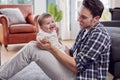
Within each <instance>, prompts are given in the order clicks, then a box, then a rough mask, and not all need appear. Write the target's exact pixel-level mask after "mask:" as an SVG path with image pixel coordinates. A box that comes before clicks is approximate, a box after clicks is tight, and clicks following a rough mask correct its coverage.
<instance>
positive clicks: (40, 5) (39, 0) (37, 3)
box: [34, 0, 46, 14]
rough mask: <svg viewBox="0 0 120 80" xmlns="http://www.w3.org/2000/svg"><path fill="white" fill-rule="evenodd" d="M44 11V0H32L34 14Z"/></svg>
mask: <svg viewBox="0 0 120 80" xmlns="http://www.w3.org/2000/svg"><path fill="white" fill-rule="evenodd" d="M44 12H46V0H34V14H42V13H44Z"/></svg>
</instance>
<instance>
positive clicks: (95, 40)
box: [0, 0, 110, 80]
mask: <svg viewBox="0 0 120 80" xmlns="http://www.w3.org/2000/svg"><path fill="white" fill-rule="evenodd" d="M103 9H104V7H103V4H102V3H101V2H100V0H83V6H82V7H81V9H79V11H78V15H79V16H78V22H79V24H80V28H81V30H80V32H79V34H78V36H77V39H76V41H75V44H74V46H73V47H72V48H71V49H70V50H69V49H67V50H68V51H67V54H68V55H66V54H63V53H64V52H63V51H61V50H59V49H58V48H57V47H55V46H54V45H53V44H52V43H51V42H50V40H49V39H48V38H43V39H41V40H38V41H37V46H38V47H39V48H41V49H43V51H42V50H40V51H42V52H39V49H36V48H34V47H35V46H36V45H35V44H33V43H28V44H27V45H26V46H25V47H24V48H23V49H21V50H20V51H19V52H18V54H17V55H16V56H15V57H14V58H13V59H12V60H10V61H9V62H8V63H7V64H5V65H3V67H1V68H0V78H4V79H5V78H9V77H11V76H13V75H14V74H15V73H17V72H18V71H20V70H21V69H23V68H24V67H25V66H27V65H28V64H29V63H30V62H31V61H35V62H36V63H37V64H38V65H39V66H40V67H41V69H42V70H43V71H44V72H45V73H46V74H47V75H48V76H49V77H50V78H51V79H52V80H76V79H77V80H106V73H107V71H108V64H109V53H110V37H109V35H108V33H107V32H106V30H105V29H104V28H103V25H102V24H101V23H100V22H99V19H100V17H101V15H102V12H103ZM33 46H34V47H33ZM46 50H48V51H49V52H48V51H47V52H48V53H47V52H46ZM70 55H71V56H70ZM12 64H14V65H12ZM8 66H9V67H11V69H9V67H8Z"/></svg>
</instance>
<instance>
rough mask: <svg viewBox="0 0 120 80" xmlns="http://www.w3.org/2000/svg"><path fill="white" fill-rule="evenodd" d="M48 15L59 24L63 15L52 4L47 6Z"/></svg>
mask: <svg viewBox="0 0 120 80" xmlns="http://www.w3.org/2000/svg"><path fill="white" fill-rule="evenodd" d="M48 13H50V14H52V15H53V16H54V19H55V21H56V22H60V21H61V20H62V17H63V14H62V10H59V9H58V8H57V5H55V4H53V3H49V4H48Z"/></svg>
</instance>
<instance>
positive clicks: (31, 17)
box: [26, 14, 39, 32]
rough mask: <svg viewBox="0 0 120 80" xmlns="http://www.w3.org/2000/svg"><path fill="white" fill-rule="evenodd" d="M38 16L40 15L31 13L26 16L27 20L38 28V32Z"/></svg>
mask: <svg viewBox="0 0 120 80" xmlns="http://www.w3.org/2000/svg"><path fill="white" fill-rule="evenodd" d="M38 17H39V15H35V16H34V15H33V14H29V15H28V17H27V18H26V21H27V22H28V23H30V24H32V25H35V26H36V28H37V32H38V30H39V25H38Z"/></svg>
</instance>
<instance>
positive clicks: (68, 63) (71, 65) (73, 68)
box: [38, 39, 77, 73]
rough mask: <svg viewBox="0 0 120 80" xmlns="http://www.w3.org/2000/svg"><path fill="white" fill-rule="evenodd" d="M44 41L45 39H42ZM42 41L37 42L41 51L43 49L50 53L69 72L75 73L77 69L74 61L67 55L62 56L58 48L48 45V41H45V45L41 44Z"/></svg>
mask: <svg viewBox="0 0 120 80" xmlns="http://www.w3.org/2000/svg"><path fill="white" fill-rule="evenodd" d="M44 40H45V39H44ZM42 42H43V41H42V40H39V42H38V46H39V47H40V48H41V49H45V50H48V51H50V52H51V53H52V54H53V55H54V56H55V57H56V58H57V59H58V60H59V61H60V62H61V63H62V64H63V65H65V66H66V67H68V68H69V69H70V70H71V71H73V72H75V73H77V67H76V62H75V59H74V58H73V57H71V56H69V55H66V54H64V53H63V52H62V51H60V50H59V49H58V48H56V47H55V46H54V45H52V44H51V43H50V41H49V40H47V39H46V43H42Z"/></svg>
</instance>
